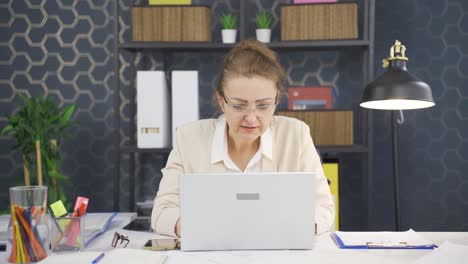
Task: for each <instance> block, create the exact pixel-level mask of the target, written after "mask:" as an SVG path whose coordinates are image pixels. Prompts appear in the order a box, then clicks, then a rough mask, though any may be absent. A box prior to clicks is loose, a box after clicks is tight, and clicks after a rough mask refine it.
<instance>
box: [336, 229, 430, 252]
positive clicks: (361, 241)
mask: <svg viewBox="0 0 468 264" xmlns="http://www.w3.org/2000/svg"><path fill="white" fill-rule="evenodd" d="M331 237H332V238H333V240H334V241H335V242H336V244H337V245H338V247H340V248H343V249H434V248H436V247H437V245H435V244H434V243H432V242H430V241H428V240H426V239H424V238H422V237H421V236H419V235H418V234H417V233H416V232H415V231H414V230H412V229H410V230H408V231H404V232H342V231H337V232H335V233H332V234H331Z"/></svg>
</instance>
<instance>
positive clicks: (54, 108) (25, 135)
mask: <svg viewBox="0 0 468 264" xmlns="http://www.w3.org/2000/svg"><path fill="white" fill-rule="evenodd" d="M19 97H20V98H21V100H22V102H23V105H19V104H18V108H19V111H18V112H17V113H16V114H15V115H13V116H10V117H7V119H8V121H9V124H8V125H7V126H6V127H4V128H3V129H2V131H1V132H0V135H2V136H3V135H9V136H12V137H14V138H15V140H16V145H14V146H13V149H18V150H19V151H20V152H21V153H22V154H23V159H24V160H23V162H24V164H25V167H26V169H27V170H28V171H29V175H30V176H31V184H37V175H38V171H37V168H38V166H37V161H36V141H37V140H38V141H39V142H40V146H41V147H40V153H41V159H42V161H43V162H42V175H43V184H44V185H47V186H48V187H49V188H48V189H49V192H48V200H49V201H52V202H54V201H57V200H59V199H60V200H62V202H63V203H64V204H67V200H68V199H67V194H66V193H65V191H64V185H67V184H69V183H70V180H69V178H68V177H67V176H65V175H63V174H61V173H60V172H58V168H59V165H60V163H61V162H62V157H61V156H60V154H59V151H58V146H59V143H60V141H61V139H63V138H67V137H70V136H71V135H70V134H67V133H66V131H65V130H66V129H67V128H69V127H71V126H72V125H74V124H75V123H74V122H70V118H71V117H72V115H73V113H74V111H75V109H76V105H75V104H71V105H69V106H68V107H66V108H64V109H62V108H60V107H59V106H58V104H57V103H56V102H54V101H52V100H51V99H47V98H44V96H42V95H41V96H38V97H37V98H33V97H30V98H28V97H26V96H24V95H22V94H20V95H19Z"/></svg>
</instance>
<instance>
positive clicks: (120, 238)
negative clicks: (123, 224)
mask: <svg viewBox="0 0 468 264" xmlns="http://www.w3.org/2000/svg"><path fill="white" fill-rule="evenodd" d="M119 242H120V243H119ZM124 243H125V244H124ZM128 243H130V239H128V237H127V236H123V235H121V234H119V233H117V232H115V233H114V238H113V239H112V247H117V246H122V244H124V245H123V247H127V245H128Z"/></svg>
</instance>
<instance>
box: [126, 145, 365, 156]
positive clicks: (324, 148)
mask: <svg viewBox="0 0 468 264" xmlns="http://www.w3.org/2000/svg"><path fill="white" fill-rule="evenodd" d="M316 147H317V149H318V150H319V151H320V153H322V154H323V153H345V152H346V153H361V152H362V153H363V152H367V147H366V146H363V145H356V144H355V145H321V146H320V145H318V146H316ZM171 150H172V148H145V149H141V148H138V147H137V146H124V147H121V148H120V151H121V152H122V153H159V154H169V153H170V152H171Z"/></svg>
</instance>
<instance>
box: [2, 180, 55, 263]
mask: <svg viewBox="0 0 468 264" xmlns="http://www.w3.org/2000/svg"><path fill="white" fill-rule="evenodd" d="M46 202H47V187H46V186H17V187H11V188H10V208H11V218H10V223H9V225H8V246H7V249H8V251H9V252H7V255H8V261H9V262H11V263H30V262H38V261H40V260H42V259H44V258H46V257H47V256H48V255H49V254H50V237H49V225H48V218H47V214H46Z"/></svg>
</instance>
